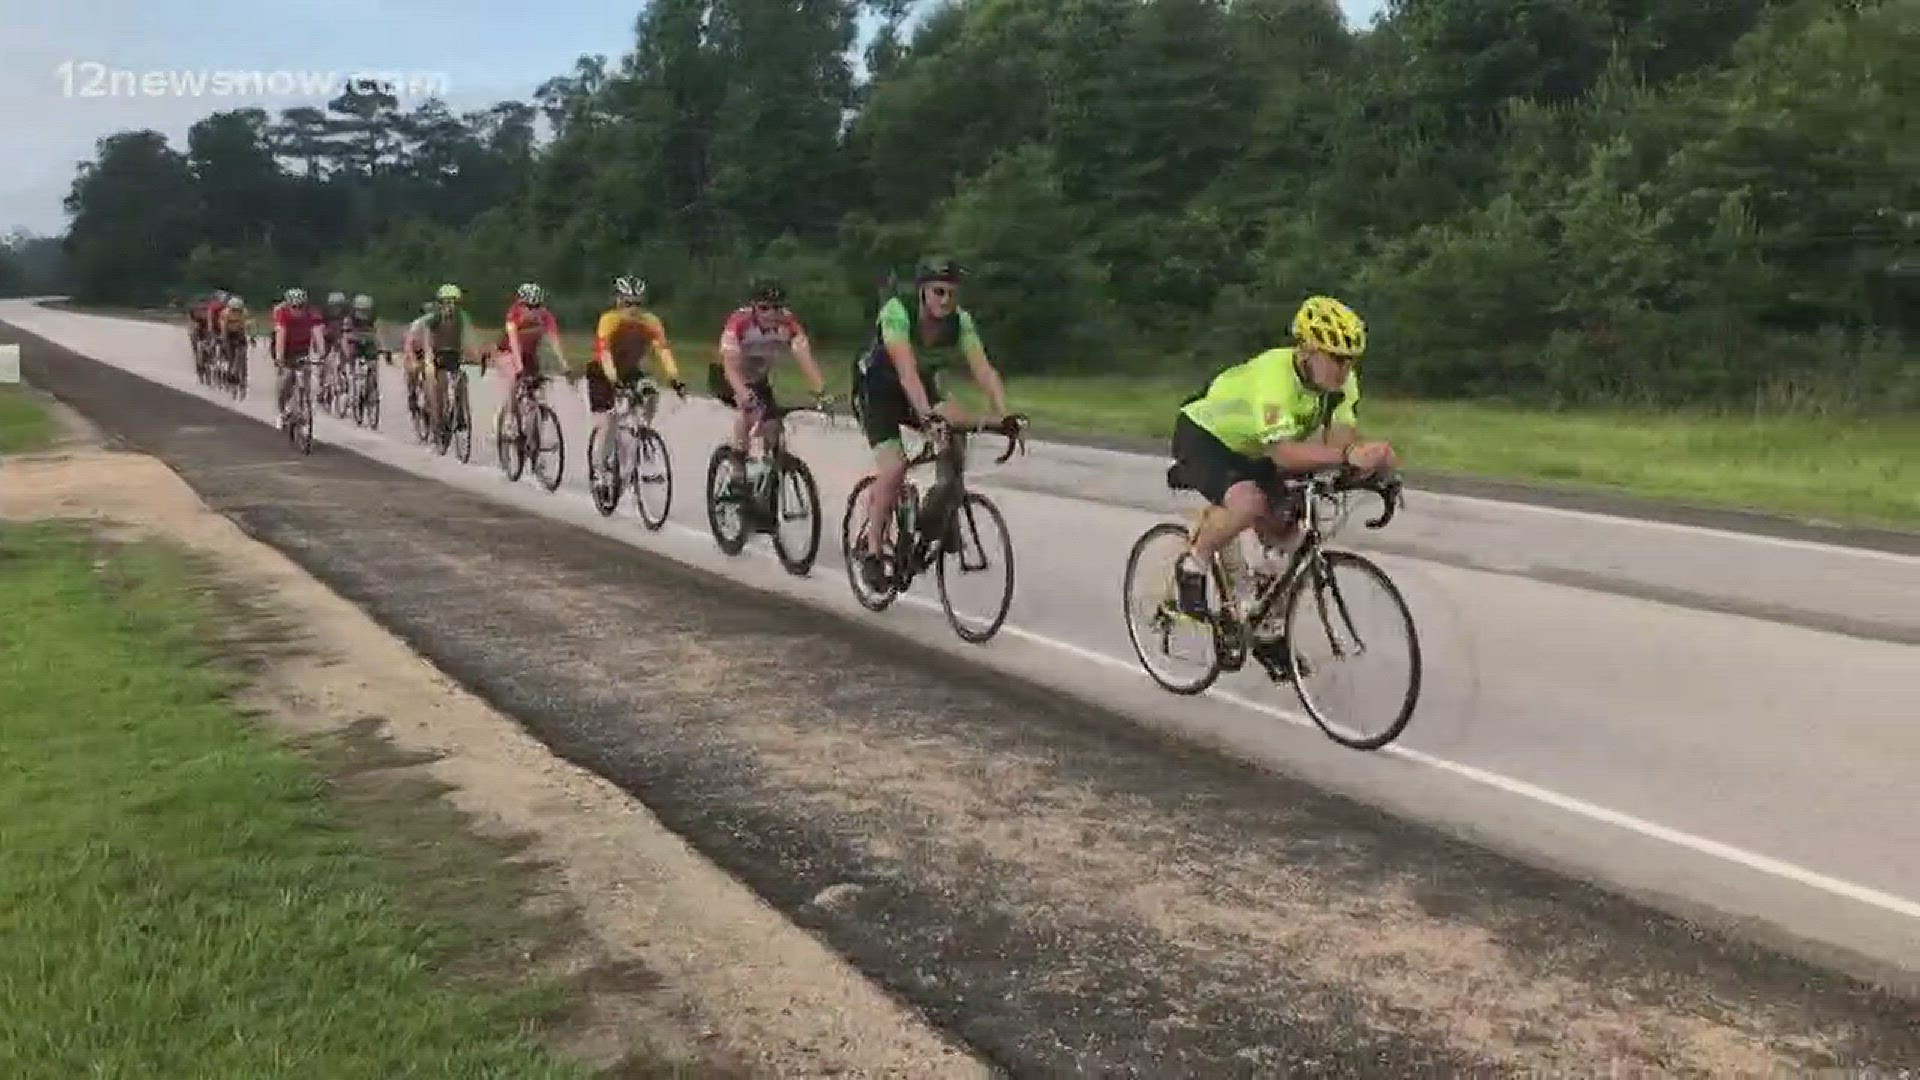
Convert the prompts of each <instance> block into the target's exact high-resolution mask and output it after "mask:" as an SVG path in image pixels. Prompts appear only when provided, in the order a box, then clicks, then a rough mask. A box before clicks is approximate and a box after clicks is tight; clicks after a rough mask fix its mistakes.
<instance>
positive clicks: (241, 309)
mask: <svg viewBox="0 0 1920 1080" xmlns="http://www.w3.org/2000/svg"><path fill="white" fill-rule="evenodd" d="M252 323H253V320H252V319H251V318H249V317H248V315H247V302H246V301H245V300H242V299H241V298H240V297H238V296H233V295H228V296H227V300H226V303H225V304H222V305H221V307H220V317H219V318H218V320H216V321H215V322H214V324H213V325H214V327H215V328H216V331H217V332H218V334H219V336H218V337H217V338H215V342H216V343H217V345H225V346H226V347H227V348H228V349H230V350H232V351H233V354H234V355H235V356H238V357H239V358H240V363H241V365H242V366H243V367H244V366H245V364H246V362H247V339H248V338H249V337H250V336H251V334H252V330H253V325H252ZM215 355H216V356H217V355H219V353H218V351H216V352H215ZM235 374H236V375H237V376H240V377H242V379H243V381H244V376H245V375H246V372H245V371H239V372H235Z"/></svg>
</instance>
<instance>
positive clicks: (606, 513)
mask: <svg viewBox="0 0 1920 1080" xmlns="http://www.w3.org/2000/svg"><path fill="white" fill-rule="evenodd" d="M607 430H608V431H612V430H613V429H612V428H608V429H607ZM620 464H621V463H620V458H619V453H618V451H616V452H615V455H614V460H613V466H612V467H611V468H609V467H607V466H604V465H602V464H600V433H599V432H598V431H589V432H587V492H588V493H589V494H591V495H592V496H593V508H594V509H595V510H598V511H600V516H601V517H612V516H613V512H614V511H615V510H617V509H619V508H620V496H621V494H622V493H621V491H620V485H621V484H622V483H623V482H624V479H625V474H626V470H625V469H622V468H621V467H620Z"/></svg>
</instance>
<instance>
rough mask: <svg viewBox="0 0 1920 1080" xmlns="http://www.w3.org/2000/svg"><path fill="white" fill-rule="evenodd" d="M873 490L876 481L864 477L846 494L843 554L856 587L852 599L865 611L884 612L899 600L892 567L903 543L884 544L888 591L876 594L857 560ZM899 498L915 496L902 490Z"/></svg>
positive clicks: (887, 540) (890, 540)
mask: <svg viewBox="0 0 1920 1080" xmlns="http://www.w3.org/2000/svg"><path fill="white" fill-rule="evenodd" d="M872 486H873V477H871V476H864V477H861V478H860V482H859V483H857V484H855V485H853V490H852V491H851V492H849V493H848V494H847V510H846V513H845V514H843V515H842V516H841V518H840V552H841V555H842V556H843V557H844V558H845V559H846V562H847V583H848V584H850V585H852V586H853V598H854V599H855V600H858V601H860V606H861V607H863V608H866V609H867V610H868V611H885V610H886V609H887V607H888V606H889V605H891V604H892V603H893V602H894V600H896V599H898V598H899V596H900V586H899V585H898V582H899V580H900V575H899V574H898V573H896V572H895V570H894V565H893V560H894V557H895V553H896V550H897V548H898V544H899V542H900V540H899V537H898V536H888V537H886V538H884V539H883V540H882V542H881V544H880V550H881V552H882V554H881V560H882V563H883V564H884V565H885V566H886V568H887V587H886V588H885V589H883V590H881V591H879V592H875V591H873V590H872V589H870V588H868V587H867V579H866V577H865V575H863V574H861V573H860V560H859V557H858V552H859V551H860V549H861V539H860V537H861V534H862V533H864V532H865V531H866V525H867V489H868V488H870V487H872ZM900 497H901V498H902V499H906V498H911V497H912V496H911V495H910V493H909V489H907V488H905V487H903V488H902V490H901V493H900ZM898 518H899V515H898V514H897V513H896V514H895V520H896V522H897V521H898ZM888 531H889V532H895V531H896V530H893V529H889V530H888Z"/></svg>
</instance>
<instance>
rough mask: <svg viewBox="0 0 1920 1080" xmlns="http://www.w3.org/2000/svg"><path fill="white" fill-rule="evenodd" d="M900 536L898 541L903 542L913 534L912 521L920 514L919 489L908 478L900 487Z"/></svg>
mask: <svg viewBox="0 0 1920 1080" xmlns="http://www.w3.org/2000/svg"><path fill="white" fill-rule="evenodd" d="M899 507H900V509H899V514H900V537H899V543H901V544H905V543H906V542H907V541H908V540H909V539H910V538H912V536H913V529H914V523H915V521H916V520H917V519H918V517H919V514H920V489H919V488H917V487H915V486H914V484H913V481H911V480H909V481H907V482H906V483H905V484H903V485H901V487H900V502H899Z"/></svg>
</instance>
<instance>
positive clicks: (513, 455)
mask: <svg viewBox="0 0 1920 1080" xmlns="http://www.w3.org/2000/svg"><path fill="white" fill-rule="evenodd" d="M493 442H494V446H495V447H496V448H498V451H499V454H500V471H501V472H503V473H506V474H507V479H508V480H518V479H520V474H521V473H522V472H524V471H526V467H527V456H526V453H525V448H524V443H523V441H522V439H521V437H520V409H519V406H518V403H516V402H512V401H509V402H508V403H507V406H506V407H505V408H503V409H501V410H500V411H499V413H497V414H496V415H495V416H494V420H493Z"/></svg>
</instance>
